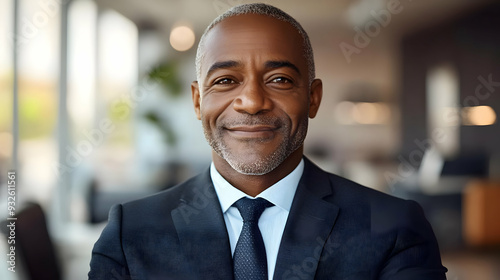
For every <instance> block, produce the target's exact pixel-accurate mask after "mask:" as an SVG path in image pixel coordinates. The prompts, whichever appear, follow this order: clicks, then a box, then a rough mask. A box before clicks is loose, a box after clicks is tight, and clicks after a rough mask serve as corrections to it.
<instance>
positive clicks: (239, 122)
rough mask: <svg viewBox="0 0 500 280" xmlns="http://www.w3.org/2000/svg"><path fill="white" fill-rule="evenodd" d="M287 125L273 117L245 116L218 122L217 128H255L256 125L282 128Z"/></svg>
mask: <svg viewBox="0 0 500 280" xmlns="http://www.w3.org/2000/svg"><path fill="white" fill-rule="evenodd" d="M284 124H285V122H284V121H283V120H281V119H280V118H278V117H273V116H258V115H245V116H241V117H237V118H231V119H224V120H221V121H220V122H218V124H217V127H219V128H226V127H235V126H254V125H268V126H274V127H282V126H283V125H284Z"/></svg>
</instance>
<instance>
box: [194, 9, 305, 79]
mask: <svg viewBox="0 0 500 280" xmlns="http://www.w3.org/2000/svg"><path fill="white" fill-rule="evenodd" d="M202 51H203V52H204V53H203V59H202V61H201V75H202V76H204V75H205V74H206V71H207V69H208V68H209V67H210V65H211V64H213V63H215V62H220V61H224V60H236V61H241V62H245V61H248V60H254V61H255V60H256V59H257V60H259V59H260V60H262V62H264V60H266V59H272V60H288V61H291V62H292V63H294V64H296V65H297V66H298V67H299V68H300V67H307V66H306V65H307V64H306V60H305V57H304V47H303V39H302V36H301V35H300V34H299V33H298V31H297V30H296V29H295V28H294V27H292V25H291V24H289V23H288V22H284V21H281V20H278V19H275V18H272V17H269V16H264V15H255V14H245V15H238V16H233V17H229V18H226V19H224V20H223V21H221V22H220V23H218V24H217V25H215V26H214V27H213V28H212V30H210V31H209V32H208V33H207V34H206V37H205V43H204V47H203V50H202ZM305 69H306V68H304V73H305V72H306V71H305Z"/></svg>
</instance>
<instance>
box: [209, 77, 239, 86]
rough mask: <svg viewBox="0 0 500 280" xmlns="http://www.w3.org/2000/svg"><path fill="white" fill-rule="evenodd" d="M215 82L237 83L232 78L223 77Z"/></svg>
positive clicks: (217, 83)
mask: <svg viewBox="0 0 500 280" xmlns="http://www.w3.org/2000/svg"><path fill="white" fill-rule="evenodd" d="M214 84H215V85H230V84H236V82H235V81H234V80H233V79H230V78H222V79H218V80H215V82H214Z"/></svg>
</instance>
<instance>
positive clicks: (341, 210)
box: [89, 159, 446, 280]
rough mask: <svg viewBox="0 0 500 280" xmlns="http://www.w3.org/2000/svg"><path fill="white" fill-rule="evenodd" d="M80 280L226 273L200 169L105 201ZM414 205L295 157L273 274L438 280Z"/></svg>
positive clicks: (228, 262)
mask: <svg viewBox="0 0 500 280" xmlns="http://www.w3.org/2000/svg"><path fill="white" fill-rule="evenodd" d="M90 268H91V270H90V272H89V279H106V280H110V279H233V271H232V257H231V250H230V246H229V238H228V235H227V232H226V226H225V222H224V218H223V214H222V210H221V207H220V204H219V201H218V199H217V196H216V194H215V189H214V187H213V184H212V181H211V178H210V173H209V170H207V171H206V172H204V173H202V174H200V175H198V176H196V177H194V178H192V179H190V180H188V181H187V182H184V183H182V184H180V185H178V186H176V187H173V188H171V189H168V190H166V191H163V192H160V193H158V194H156V195H153V196H150V197H147V198H143V199H140V200H136V201H132V202H128V203H125V204H123V205H116V206H114V207H113V208H112V209H111V211H110V214H109V222H108V224H107V226H106V228H105V229H104V230H103V232H102V234H101V237H100V238H99V240H98V241H97V242H96V244H95V245H94V249H93V251H92V260H91V263H90ZM445 272H446V268H444V267H443V266H442V265H441V259H440V254H439V249H438V245H437V242H436V239H435V237H434V233H433V231H432V229H431V227H430V225H429V223H428V222H427V220H426V218H425V217H424V214H423V212H422V209H421V208H420V206H419V205H418V204H417V203H415V202H413V201H407V200H402V199H398V198H394V197H391V196H389V195H386V194H383V193H381V192H378V191H375V190H372V189H369V188H366V187H363V186H361V185H358V184H356V183H354V182H351V181H349V180H347V179H344V178H342V177H339V176H336V175H333V174H329V173H327V172H324V171H322V170H321V169H319V168H318V167H317V166H315V165H314V164H313V163H311V162H310V161H309V160H307V159H305V168H304V173H303V175H302V178H301V180H300V182H299V186H298V188H297V192H296V194H295V197H294V200H293V203H292V207H291V209H290V213H289V216H288V220H287V222H286V226H285V231H284V233H283V237H282V240H281V244H280V249H279V252H278V258H277V262H276V269H275V272H274V278H273V279H280V280H281V279H346V280H347V279H360V280H367V279H368V280H369V279H392V280H394V279H402V280H411V279H418V280H422V279H426V280H433V279H446V277H445Z"/></svg>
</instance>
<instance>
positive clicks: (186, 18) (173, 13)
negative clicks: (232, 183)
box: [95, 0, 493, 33]
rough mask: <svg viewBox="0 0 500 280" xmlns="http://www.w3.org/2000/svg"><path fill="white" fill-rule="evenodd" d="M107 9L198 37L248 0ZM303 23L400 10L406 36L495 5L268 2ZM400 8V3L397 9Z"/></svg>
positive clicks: (356, 20)
mask: <svg viewBox="0 0 500 280" xmlns="http://www.w3.org/2000/svg"><path fill="white" fill-rule="evenodd" d="M95 1H96V2H97V4H98V5H99V6H100V7H101V8H103V9H107V8H110V9H113V10H116V11H117V12H119V13H121V14H123V15H124V16H126V17H127V18H129V19H131V20H132V21H133V22H135V23H136V24H137V25H138V26H139V27H155V28H157V29H161V30H165V31H166V32H169V30H170V29H171V28H172V26H173V25H175V24H178V23H184V24H188V25H191V27H192V28H193V29H194V30H195V32H202V31H203V29H204V28H205V26H207V25H208V23H210V21H211V20H212V19H214V18H215V17H216V16H217V15H218V14H220V13H222V12H223V11H224V10H225V9H226V8H228V7H230V6H233V5H235V4H239V3H250V2H255V1H244V0H140V1H138V0H120V1H117V0H95ZM261 2H265V3H269V4H272V5H275V6H277V7H279V8H281V9H283V10H285V11H286V12H288V13H289V14H291V15H292V16H294V17H295V18H296V19H297V20H298V21H299V22H301V23H302V24H303V25H304V26H305V27H306V29H307V28H308V27H309V28H317V27H321V26H329V28H332V27H333V28H336V27H339V28H342V27H346V28H352V26H359V25H361V24H363V23H364V22H366V21H367V20H369V19H371V18H372V16H371V15H370V12H371V11H381V10H382V9H387V6H388V5H391V4H393V5H396V6H397V7H399V9H400V10H401V13H399V14H398V15H395V16H394V17H393V21H394V22H397V24H391V25H390V26H389V27H388V29H390V30H393V31H394V32H403V33H404V32H406V31H407V30H411V29H414V28H418V27H420V26H425V25H426V24H431V23H433V22H435V21H439V20H444V19H446V18H448V17H452V16H454V15H456V14H458V13H461V12H464V11H467V10H469V9H472V8H475V7H477V6H481V5H484V4H485V3H488V2H493V0H475V1H470V0H440V1H433V0H418V1H412V0H400V1H398V0H315V1H305V0H271V1H269V0H265V1H261ZM398 3H399V4H398Z"/></svg>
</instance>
